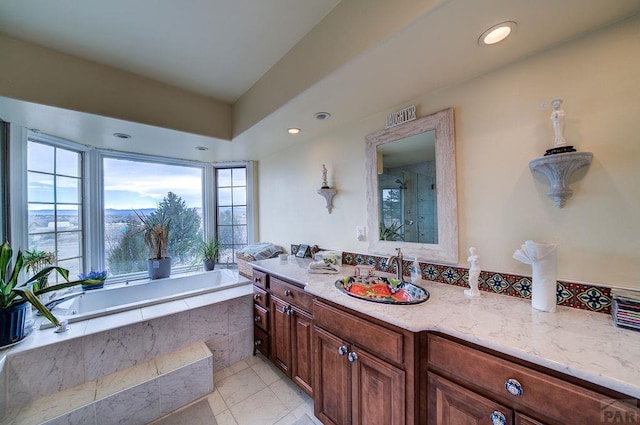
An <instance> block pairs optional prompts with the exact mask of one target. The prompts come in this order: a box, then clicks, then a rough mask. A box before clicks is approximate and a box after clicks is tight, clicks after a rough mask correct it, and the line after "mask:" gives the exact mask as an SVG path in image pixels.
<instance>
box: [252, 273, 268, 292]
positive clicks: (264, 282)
mask: <svg viewBox="0 0 640 425" xmlns="http://www.w3.org/2000/svg"><path fill="white" fill-rule="evenodd" d="M268 279H269V277H268V275H267V274H266V273H264V272H261V271H259V270H254V271H253V284H254V285H255V286H258V287H260V288H262V289H267V288H269V280H268Z"/></svg>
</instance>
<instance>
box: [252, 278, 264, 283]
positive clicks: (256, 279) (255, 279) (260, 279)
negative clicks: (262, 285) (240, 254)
mask: <svg viewBox="0 0 640 425" xmlns="http://www.w3.org/2000/svg"><path fill="white" fill-rule="evenodd" d="M253 281H254V282H256V283H258V282H262V278H260V277H254V278H253Z"/></svg>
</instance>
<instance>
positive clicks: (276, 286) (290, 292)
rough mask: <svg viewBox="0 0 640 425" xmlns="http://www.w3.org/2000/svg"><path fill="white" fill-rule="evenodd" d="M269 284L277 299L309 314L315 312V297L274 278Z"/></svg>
mask: <svg viewBox="0 0 640 425" xmlns="http://www.w3.org/2000/svg"><path fill="white" fill-rule="evenodd" d="M269 284H270V288H271V293H272V294H273V295H275V296H276V297H278V298H280V299H282V300H284V301H285V302H288V303H289V304H293V305H295V306H296V307H299V308H301V309H303V310H306V311H308V312H311V310H313V297H312V296H311V295H309V294H307V293H305V292H304V289H302V288H300V287H298V286H295V285H293V284H291V283H288V282H285V281H284V280H280V279H278V278H277V277H273V276H271V280H270V282H269Z"/></svg>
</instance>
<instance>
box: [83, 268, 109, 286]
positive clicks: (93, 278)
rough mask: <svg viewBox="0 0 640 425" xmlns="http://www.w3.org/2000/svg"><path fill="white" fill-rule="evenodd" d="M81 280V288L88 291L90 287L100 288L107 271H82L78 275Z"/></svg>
mask: <svg viewBox="0 0 640 425" xmlns="http://www.w3.org/2000/svg"><path fill="white" fill-rule="evenodd" d="M78 278H79V279H80V280H82V281H83V282H82V289H83V290H84V291H89V290H91V289H100V288H102V287H103V286H104V281H105V280H106V279H107V271H106V270H103V271H101V272H96V271H93V270H91V271H90V272H89V273H82V274H80V275H79V276H78Z"/></svg>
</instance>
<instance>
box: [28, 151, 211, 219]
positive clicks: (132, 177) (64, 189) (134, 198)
mask: <svg viewBox="0 0 640 425" xmlns="http://www.w3.org/2000/svg"><path fill="white" fill-rule="evenodd" d="M56 155H57V164H56V167H55V170H56V172H57V173H58V174H65V175H67V176H71V177H58V178H57V182H56V183H57V200H58V202H71V203H75V202H78V201H79V196H80V186H79V180H78V179H76V178H74V177H73V176H79V175H80V173H79V167H78V164H79V160H78V158H79V156H78V154H76V153H75V152H73V151H68V150H65V149H57V150H56V152H55V155H54V148H53V147H51V146H48V145H44V144H39V143H29V152H28V162H29V164H28V168H29V170H30V171H34V172H30V173H28V174H29V175H28V185H29V189H28V190H29V201H30V202H34V201H35V202H42V204H32V205H30V208H29V209H30V210H32V211H33V210H43V209H44V210H49V209H51V205H50V204H49V203H51V202H53V200H54V192H53V175H52V174H49V173H53V171H54V158H56ZM43 173H46V174H43ZM202 179H203V176H202V169H201V168H197V167H186V166H177V165H167V164H157V163H150V162H140V161H131V160H123V159H116V158H105V159H104V190H105V193H104V202H105V205H104V207H105V208H112V209H131V208H135V209H142V208H155V207H156V206H157V204H158V202H160V201H161V200H162V199H163V198H164V197H165V196H166V195H167V193H168V192H173V193H175V194H177V195H178V196H180V197H181V198H182V199H183V200H184V201H185V202H186V203H187V205H188V206H189V207H196V208H202ZM70 208H73V207H71V206H70Z"/></svg>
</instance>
